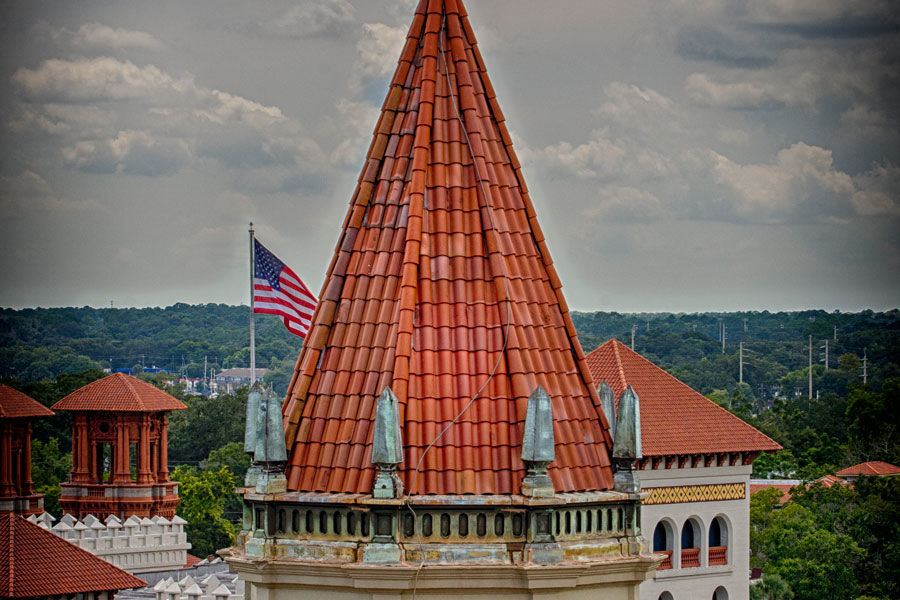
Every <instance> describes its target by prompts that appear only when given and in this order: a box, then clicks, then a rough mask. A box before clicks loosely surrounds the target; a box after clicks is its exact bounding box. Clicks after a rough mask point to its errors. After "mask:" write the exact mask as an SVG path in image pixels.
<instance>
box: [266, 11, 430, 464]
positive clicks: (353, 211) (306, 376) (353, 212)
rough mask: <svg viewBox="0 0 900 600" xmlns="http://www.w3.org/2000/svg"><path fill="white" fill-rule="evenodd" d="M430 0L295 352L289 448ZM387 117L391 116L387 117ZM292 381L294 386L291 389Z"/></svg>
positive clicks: (409, 42) (286, 414)
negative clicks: (337, 275) (335, 280)
mask: <svg viewBox="0 0 900 600" xmlns="http://www.w3.org/2000/svg"><path fill="white" fill-rule="evenodd" d="M427 1H428V0H421V2H420V4H419V7H418V8H417V9H416V13H415V16H414V17H413V21H412V23H411V24H410V26H409V32H408V33H407V35H406V44H405V45H404V47H403V51H402V53H401V55H400V59H399V60H398V61H397V69H396V71H395V73H394V78H393V80H392V81H391V84H390V90H389V91H388V94H387V97H386V98H385V100H384V103H383V104H382V107H381V114H380V116H379V117H378V123H377V124H376V126H375V131H374V132H373V135H372V142H371V144H370V145H369V151H368V153H367V154H366V156H367V161H366V164H365V165H364V166H363V169H362V171H361V173H360V176H359V179H358V181H357V185H356V189H355V190H354V193H353V199H352V200H351V206H350V209H349V210H348V211H347V216H346V217H345V218H344V224H343V226H342V227H341V235H340V237H339V238H338V241H337V245H336V246H335V249H334V255H333V256H332V258H331V263H330V264H329V266H328V269H327V271H326V272H325V278H324V280H323V281H322V289H321V291H320V292H319V303H318V304H317V305H316V310H315V312H314V313H313V316H312V320H311V324H312V326H311V329H310V332H309V335H308V336H307V338H306V340H305V341H304V344H303V348H302V350H301V351H300V354H299V355H298V356H297V362H296V363H295V366H294V372H293V374H292V375H291V381H290V383H289V384H288V387H287V389H288V392H287V397H286V398H285V402H284V404H283V406H282V419H283V423H284V433H285V442H286V443H287V447H288V448H291V447H292V446H293V444H294V442H295V441H296V438H297V434H298V431H299V427H300V420H301V419H302V417H303V410H304V408H305V405H306V395H307V392H308V391H309V386H310V384H311V383H312V379H313V375H314V373H315V370H316V367H317V365H318V362H319V360H320V358H321V354H322V350H323V348H324V347H325V344H326V342H327V340H328V333H329V331H330V329H331V326H332V325H333V324H334V316H335V313H336V311H337V305H338V300H339V299H340V290H337V289H335V290H332V289H331V285H330V283H331V282H332V277H331V275H332V274H333V273H334V272H335V270H336V269H341V270H343V272H345V273H346V266H347V263H348V262H349V256H350V252H351V250H352V249H353V243H354V242H355V241H356V236H357V235H358V233H359V228H360V225H362V223H363V219H364V216H365V211H366V209H367V207H368V205H369V201H370V199H371V198H372V193H373V192H374V189H375V184H374V181H375V177H376V175H375V173H376V170H375V169H374V168H373V166H372V163H373V159H376V158H377V161H378V162H379V163H380V162H383V160H384V153H385V151H386V149H387V144H388V138H389V136H390V134H391V129H392V127H393V124H394V119H396V117H397V108H398V107H399V105H400V100H401V97H402V92H403V86H404V83H405V81H406V77H407V75H408V74H409V70H410V68H411V67H412V63H413V59H414V58H415V54H416V52H417V51H418V46H419V44H418V40H419V37H420V35H419V32H421V30H422V29H423V28H424V27H425V13H424V12H423V6H424V5H425V4H426V3H427ZM388 116H390V118H388ZM343 279H344V278H343V277H341V280H342V282H341V285H343ZM295 385H296V386H297V389H296V390H295Z"/></svg>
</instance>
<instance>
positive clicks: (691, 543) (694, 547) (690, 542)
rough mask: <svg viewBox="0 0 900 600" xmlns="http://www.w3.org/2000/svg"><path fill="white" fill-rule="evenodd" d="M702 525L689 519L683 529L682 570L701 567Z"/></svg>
mask: <svg viewBox="0 0 900 600" xmlns="http://www.w3.org/2000/svg"><path fill="white" fill-rule="evenodd" d="M700 531H701V530H700V524H699V523H698V522H697V520H696V519H688V520H687V521H685V522H684V526H683V527H682V528H681V568H682V569H686V568H690V567H699V566H700V543H699V542H700V540H701V539H702V538H701V537H700V535H701V533H700Z"/></svg>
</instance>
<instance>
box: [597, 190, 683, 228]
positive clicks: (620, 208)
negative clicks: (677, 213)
mask: <svg viewBox="0 0 900 600" xmlns="http://www.w3.org/2000/svg"><path fill="white" fill-rule="evenodd" d="M597 197H598V202H597V203H596V204H595V205H594V206H592V207H591V208H589V209H588V210H587V211H586V213H585V216H586V217H587V219H588V222H596V220H598V219H604V220H611V221H618V222H621V221H631V222H641V221H648V222H656V221H659V220H661V219H665V218H667V217H670V216H671V211H670V210H669V209H668V207H666V206H665V205H664V203H663V202H662V201H661V200H660V199H659V198H657V197H656V196H655V195H654V194H653V193H651V192H649V191H647V190H642V189H637V188H634V187H630V186H619V185H606V186H601V187H600V188H598V189H597Z"/></svg>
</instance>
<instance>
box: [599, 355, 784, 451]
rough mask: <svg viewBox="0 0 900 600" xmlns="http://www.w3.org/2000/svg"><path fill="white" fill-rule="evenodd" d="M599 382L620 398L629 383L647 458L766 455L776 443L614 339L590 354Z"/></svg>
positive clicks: (774, 447)
mask: <svg viewBox="0 0 900 600" xmlns="http://www.w3.org/2000/svg"><path fill="white" fill-rule="evenodd" d="M586 360H587V364H588V367H589V368H590V370H591V374H592V375H593V379H594V383H595V384H597V385H599V384H600V383H601V382H602V381H606V383H607V384H609V386H610V387H611V388H612V389H613V391H614V392H615V394H616V398H619V397H620V396H621V394H622V392H623V391H624V390H625V388H626V387H627V386H628V385H631V386H632V387H633V388H634V391H635V392H636V393H637V396H638V399H639V400H640V411H641V444H642V448H643V453H644V456H670V455H683V454H706V453H716V452H767V451H775V450H780V449H781V446H780V445H778V443H777V442H775V440H773V439H772V438H770V437H768V436H767V435H765V434H763V433H761V432H760V431H758V430H757V429H755V428H754V427H751V426H750V425H748V424H747V423H745V422H744V421H742V420H741V419H739V418H738V417H736V416H734V415H733V414H731V413H730V412H728V411H727V410H725V409H724V408H722V407H721V406H719V405H717V404H716V403H715V402H713V401H711V400H709V399H708V398H706V397H704V396H703V395H702V394H700V393H699V392H696V391H694V390H693V389H691V388H690V387H688V386H687V385H685V384H684V383H682V382H681V381H679V380H678V379H676V378H675V377H673V376H672V375H670V374H669V373H667V372H665V371H664V370H663V369H661V368H659V367H657V366H656V365H654V364H653V363H652V362H650V361H649V360H647V359H646V358H644V357H643V356H641V355H640V354H638V353H637V352H635V351H634V350H632V349H631V348H629V347H628V346H626V345H625V344H623V343H622V342H620V341H618V340H615V339H613V340H610V341H608V342H606V343H605V344H603V345H602V346H600V347H599V348H597V349H596V350H594V351H593V352H591V353H590V354H588V355H587V358H586Z"/></svg>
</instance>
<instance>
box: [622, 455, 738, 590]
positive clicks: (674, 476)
mask: <svg viewBox="0 0 900 600" xmlns="http://www.w3.org/2000/svg"><path fill="white" fill-rule="evenodd" d="M751 470H752V468H751V466H750V465H737V466H733V467H731V466H723V467H698V468H685V469H678V468H674V469H658V470H646V471H640V473H639V474H640V481H641V488H642V489H647V488H653V487H670V486H671V487H675V486H690V485H711V484H722V483H738V482H741V483H743V484H744V490H745V492H744V496H745V497H744V499H743V500H722V501H714V502H688V503H680V504H654V505H644V506H643V507H642V508H641V528H642V530H643V534H644V537H646V538H647V540H648V543H649V544H651V545H652V544H653V531H654V529H655V528H656V524H657V523H658V522H659V521H660V520H663V519H668V520H670V521H671V522H672V524H673V529H674V530H675V540H674V541H675V549H676V553H677V550H678V549H679V548H680V545H681V528H682V527H683V526H684V524H685V522H686V521H687V520H688V519H689V518H692V517H693V518H694V519H696V520H697V521H699V523H700V527H701V535H700V540H699V541H700V565H701V566H700V567H699V568H689V569H680V568H678V566H677V565H678V558H679V557H677V556H673V558H672V560H673V568H672V569H670V570H665V571H657V572H656V574H655V575H654V576H653V578H652V579H648V580H647V581H645V582H644V583H642V584H641V588H640V594H641V600H658V599H659V596H660V594H662V593H663V592H666V591H667V592H669V593H671V594H672V597H673V599H674V600H707V599H710V600H711V599H712V598H713V593H714V592H715V590H716V588H718V587H719V586H723V587H724V588H725V589H726V591H727V592H728V599H729V600H749V595H750V591H749V580H750V573H749V571H750V491H749V481H750V472H751ZM716 516H723V517H724V518H725V521H726V522H727V523H728V533H727V535H728V564H727V565H725V566H712V567H710V566H707V565H706V560H707V551H708V545H709V525H710V523H711V522H712V520H713V519H714V518H715V517H716Z"/></svg>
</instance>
